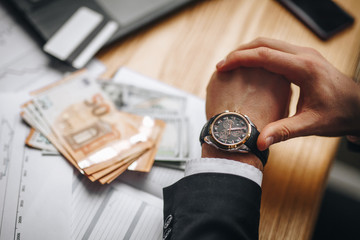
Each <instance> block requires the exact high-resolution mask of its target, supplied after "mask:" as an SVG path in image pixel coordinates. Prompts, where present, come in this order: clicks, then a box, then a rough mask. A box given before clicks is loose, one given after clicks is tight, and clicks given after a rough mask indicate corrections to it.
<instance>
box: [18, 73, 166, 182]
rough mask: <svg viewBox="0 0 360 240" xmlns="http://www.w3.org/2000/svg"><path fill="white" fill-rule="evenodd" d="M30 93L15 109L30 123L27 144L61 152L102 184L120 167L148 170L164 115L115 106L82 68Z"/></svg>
mask: <svg viewBox="0 0 360 240" xmlns="http://www.w3.org/2000/svg"><path fill="white" fill-rule="evenodd" d="M32 94H33V96H34V97H33V99H32V100H31V101H29V102H27V103H25V104H24V105H23V106H22V113H21V115H22V117H23V119H24V120H25V121H26V122H27V123H28V124H29V125H30V126H31V127H32V130H31V132H30V134H29V137H28V138H27V140H26V143H27V144H28V145H29V146H32V147H36V148H40V149H42V150H48V151H50V152H59V153H61V154H62V155H63V156H64V157H65V158H66V159H67V160H68V161H69V162H70V163H71V164H72V165H74V166H75V167H76V168H77V169H78V170H79V171H81V172H82V173H83V174H85V175H86V176H87V177H88V178H89V179H90V180H91V181H99V182H100V183H102V184H105V183H110V182H111V181H113V180H114V179H116V178H117V177H118V176H119V175H120V174H122V173H123V172H124V171H125V170H126V169H131V170H136V171H144V172H148V171H150V169H151V167H152V165H153V163H154V158H155V155H156V153H157V149H158V147H159V144H160V142H161V138H162V135H163V132H164V129H165V125H166V124H165V122H164V121H162V120H158V119H155V118H153V117H150V116H148V115H138V114H133V113H129V112H125V111H120V110H119V109H117V108H116V106H115V104H114V103H113V101H112V100H111V99H110V98H109V97H108V96H107V94H105V93H104V91H103V90H102V88H101V85H100V84H99V83H98V81H97V80H96V79H94V77H92V76H91V75H89V74H88V73H87V72H86V71H81V72H77V73H76V74H73V75H71V76H69V77H67V78H65V79H63V80H61V81H59V82H56V83H54V84H52V85H49V86H47V87H44V88H42V89H40V90H38V91H36V92H34V93H32ZM50 143H51V144H50Z"/></svg>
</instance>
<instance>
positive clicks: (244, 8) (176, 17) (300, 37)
mask: <svg viewBox="0 0 360 240" xmlns="http://www.w3.org/2000/svg"><path fill="white" fill-rule="evenodd" d="M336 2H337V3H338V4H339V5H341V6H342V7H343V8H344V9H345V10H347V11H348V12H349V13H350V14H351V15H353V16H354V17H355V23H354V25H353V26H352V27H350V28H349V29H347V30H345V31H343V32H341V33H340V34H338V35H336V36H335V37H333V38H332V39H330V40H329V41H326V42H324V41H321V40H320V39H318V38H317V37H316V36H315V35H314V34H313V33H312V32H310V31H309V30H308V29H307V28H306V27H305V26H304V25H303V24H302V23H300V22H299V21H298V20H297V19H296V18H295V17H294V16H293V15H292V14H290V13H289V12H288V11H287V10H285V9H284V8H283V7H282V6H281V5H280V4H278V3H277V2H276V1H274V0H212V1H199V2H196V3H194V4H191V5H189V6H187V7H185V8H184V9H181V10H179V11H177V12H176V13H174V14H172V15H171V16H168V17H166V18H163V19H161V20H160V21H158V22H156V23H155V24H151V25H150V26H148V27H145V28H143V29H141V30H139V31H137V32H135V33H134V34H132V35H131V36H129V37H127V38H125V39H123V40H119V41H118V42H116V43H114V44H112V45H110V46H108V47H106V48H105V49H104V50H102V51H101V52H100V53H99V54H98V56H97V57H98V58H99V59H100V60H101V61H103V62H104V63H105V64H106V65H107V67H108V71H107V73H105V74H104V77H106V78H109V77H111V76H112V75H113V74H114V72H115V71H116V70H117V69H118V68H119V67H120V66H126V67H128V68H130V69H132V70H135V71H137V72H140V73H142V74H144V75H146V76H148V77H151V78H155V79H158V80H160V81H163V82H165V83H167V84H170V85H172V86H175V87H177V88H180V89H183V90H185V91H187V92H189V93H192V94H195V95H198V96H200V97H202V98H204V97H205V91H206V86H207V83H208V81H209V79H210V76H211V74H212V72H213V71H214V70H215V65H216V63H217V62H218V61H220V60H221V59H222V58H223V57H225V56H226V54H227V53H228V52H229V51H231V50H233V49H234V48H236V47H237V46H238V45H240V44H242V43H246V42H249V41H251V40H253V39H255V38H257V37H270V38H275V39H281V40H285V41H288V42H291V43H293V44H297V45H302V46H308V47H312V48H315V49H317V50H318V51H319V52H321V53H322V54H323V55H324V56H325V57H326V58H327V59H328V60H329V61H330V62H331V63H332V64H333V65H335V66H336V67H337V68H338V69H340V70H341V71H342V72H344V73H345V74H347V75H348V76H353V74H354V72H355V69H356V66H357V64H358V56H359V51H360V25H359V21H360V1H359V0H341V1H340V0H337V1H336ZM293 91H294V96H293V99H292V104H291V112H292V113H293V112H294V111H295V107H296V101H297V98H298V94H299V90H298V88H297V87H294V86H293ZM338 142H339V139H337V138H324V137H314V136H310V137H302V138H297V139H293V140H290V141H287V142H283V143H280V144H277V145H274V146H273V147H271V154H270V159H269V163H268V165H267V166H266V168H265V172H264V181H263V198H262V206H261V221H260V239H310V238H311V235H312V232H313V228H314V224H315V221H316V218H317V215H318V210H319V204H320V202H321V198H322V194H323V190H324V186H325V183H326V179H327V175H328V172H329V168H330V166H331V163H332V160H333V157H334V154H335V153H336V150H337V146H338Z"/></svg>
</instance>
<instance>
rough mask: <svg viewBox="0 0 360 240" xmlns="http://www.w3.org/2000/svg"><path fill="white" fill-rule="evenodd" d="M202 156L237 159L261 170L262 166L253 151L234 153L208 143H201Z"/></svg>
mask: <svg viewBox="0 0 360 240" xmlns="http://www.w3.org/2000/svg"><path fill="white" fill-rule="evenodd" d="M201 156H202V157H203V158H224V159H228V160H229V161H238V162H242V163H246V164H249V165H252V166H254V167H255V168H257V169H259V170H260V171H261V172H263V170H264V167H263V164H262V162H261V161H260V159H259V158H258V157H257V156H255V155H254V154H253V153H251V152H249V153H236V152H226V151H222V150H220V149H217V148H215V147H212V146H210V145H208V144H203V145H202V154H201Z"/></svg>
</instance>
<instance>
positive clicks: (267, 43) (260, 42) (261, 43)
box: [234, 38, 306, 54]
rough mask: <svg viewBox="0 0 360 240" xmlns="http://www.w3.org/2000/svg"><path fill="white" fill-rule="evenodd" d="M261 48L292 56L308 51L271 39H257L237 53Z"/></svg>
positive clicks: (239, 48) (238, 49) (239, 49)
mask: <svg viewBox="0 0 360 240" xmlns="http://www.w3.org/2000/svg"><path fill="white" fill-rule="evenodd" d="M259 47H266V48H270V49H273V50H278V51H281V52H285V53H291V54H299V53H303V52H304V51H306V48H304V47H299V46H296V45H293V44H290V43H287V42H284V41H280V40H276V39H271V38H257V39H255V40H254V41H251V42H249V43H246V44H243V45H241V46H240V47H238V48H237V49H236V50H235V51H241V50H247V49H254V48H259ZM235 51H234V52H235Z"/></svg>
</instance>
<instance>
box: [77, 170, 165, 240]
mask: <svg viewBox="0 0 360 240" xmlns="http://www.w3.org/2000/svg"><path fill="white" fill-rule="evenodd" d="M72 212H73V218H72V231H71V239H75V240H78V239H96V240H99V239H124V240H125V239H149V240H157V239H161V236H162V200H161V199H160V198H157V197H155V196H153V195H150V194H148V193H146V192H143V191H140V190H137V189H135V188H133V187H130V186H128V185H126V184H124V183H120V182H117V183H116V184H111V185H100V184H98V183H92V182H90V181H89V180H88V179H87V178H86V177H83V176H81V175H79V176H78V178H77V179H75V180H74V182H73V199H72Z"/></svg>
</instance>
